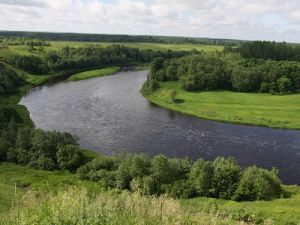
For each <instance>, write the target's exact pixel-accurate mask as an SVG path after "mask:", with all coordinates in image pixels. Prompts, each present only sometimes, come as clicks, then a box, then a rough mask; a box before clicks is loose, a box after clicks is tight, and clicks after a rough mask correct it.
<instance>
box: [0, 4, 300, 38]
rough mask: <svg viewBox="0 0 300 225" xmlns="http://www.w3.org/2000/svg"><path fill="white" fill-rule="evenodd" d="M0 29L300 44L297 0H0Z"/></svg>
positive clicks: (299, 17)
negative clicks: (271, 41)
mask: <svg viewBox="0 0 300 225" xmlns="http://www.w3.org/2000/svg"><path fill="white" fill-rule="evenodd" d="M0 10H1V13H0V29H1V30H4V29H6V30H33V31H60V32H89V33H119V34H152V35H176V36H194V37H217V38H235V39H266V40H278V41H282V40H285V41H293V42H300V25H299V22H300V16H299V15H300V2H299V1H298V0H286V1H282V0H264V1H261V0H252V1H251V2H250V1H248V0H247V1H246V0H230V1H228V0H201V1H199V0H185V1H182V0H26V1H25V0H0Z"/></svg>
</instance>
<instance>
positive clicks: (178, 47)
mask: <svg viewBox="0 0 300 225" xmlns="http://www.w3.org/2000/svg"><path fill="white" fill-rule="evenodd" d="M50 43H51V46H44V47H43V48H44V49H45V51H57V50H59V49H60V48H62V47H64V46H70V47H86V46H108V45H112V44H120V45H124V46H127V47H132V48H140V49H152V50H159V51H167V50H172V51H191V50H193V49H196V50H199V51H201V50H203V51H207V52H214V51H222V50H223V49H224V47H223V46H217V45H200V44H159V43H135V42H133V43H112V42H72V41H69V42H65V41H51V42H50ZM36 48H39V47H36ZM16 54H19V55H31V54H32V53H31V52H30V51H29V47H28V46H25V45H9V46H8V47H7V48H0V59H8V58H9V57H11V56H13V55H16Z"/></svg>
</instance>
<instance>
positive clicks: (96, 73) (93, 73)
mask: <svg viewBox="0 0 300 225" xmlns="http://www.w3.org/2000/svg"><path fill="white" fill-rule="evenodd" d="M119 70H120V67H107V68H103V69H98V70H89V71H85V72H81V73H75V74H73V75H72V76H70V77H69V78H68V80H69V81H78V80H85V79H89V78H93V77H103V76H108V75H111V74H114V73H116V72H118V71H119Z"/></svg>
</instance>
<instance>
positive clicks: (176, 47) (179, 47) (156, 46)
mask: <svg viewBox="0 0 300 225" xmlns="http://www.w3.org/2000/svg"><path fill="white" fill-rule="evenodd" d="M50 43H51V46H50V47H46V49H52V50H54V49H59V48H61V47H63V46H66V45H68V46H70V47H84V46H109V45H112V44H120V45H124V46H127V47H131V48H140V49H143V50H144V49H151V50H160V51H167V50H172V51H191V50H193V49H196V50H199V51H201V50H203V51H209V52H212V51H223V49H224V47H223V46H216V45H200V44H161V43H138V42H132V43H126V42H122V43H116V42H63V41H51V42H50Z"/></svg>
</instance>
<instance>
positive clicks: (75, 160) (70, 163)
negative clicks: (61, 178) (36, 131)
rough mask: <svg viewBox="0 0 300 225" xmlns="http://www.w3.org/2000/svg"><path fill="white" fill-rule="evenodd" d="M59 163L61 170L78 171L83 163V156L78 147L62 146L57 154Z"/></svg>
mask: <svg viewBox="0 0 300 225" xmlns="http://www.w3.org/2000/svg"><path fill="white" fill-rule="evenodd" d="M56 157H57V163H58V166H59V168H60V169H63V170H70V171H74V170H76V169H77V168H78V167H79V166H80V165H81V164H82V161H83V155H82V152H81V151H80V149H79V147H78V146H76V145H62V146H60V147H59V148H58V151H57V153H56Z"/></svg>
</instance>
